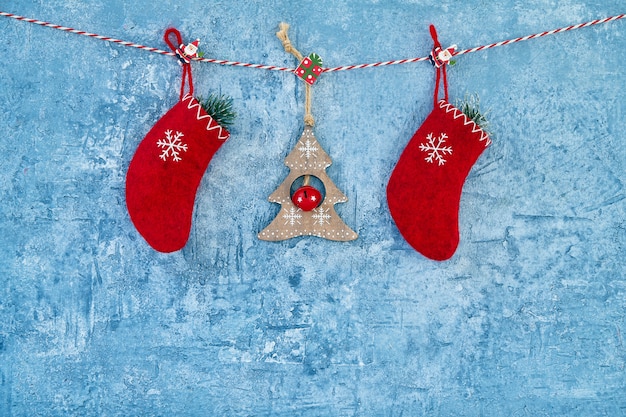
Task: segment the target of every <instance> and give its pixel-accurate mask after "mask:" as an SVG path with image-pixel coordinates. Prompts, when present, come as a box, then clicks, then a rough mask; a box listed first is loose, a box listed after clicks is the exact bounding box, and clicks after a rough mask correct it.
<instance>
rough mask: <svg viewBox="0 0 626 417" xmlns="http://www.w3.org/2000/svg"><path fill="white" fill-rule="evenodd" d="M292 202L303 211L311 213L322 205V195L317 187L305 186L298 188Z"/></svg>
mask: <svg viewBox="0 0 626 417" xmlns="http://www.w3.org/2000/svg"><path fill="white" fill-rule="evenodd" d="M291 201H293V204H295V206H296V207H298V208H299V209H300V210H302V211H311V210H313V209H314V208H316V207H317V206H319V205H320V204H321V203H322V193H320V192H319V190H318V189H317V188H315V187H312V186H310V185H303V186H302V187H300V188H298V189H297V190H296V192H295V193H293V196H292V197H291Z"/></svg>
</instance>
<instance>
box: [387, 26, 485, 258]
mask: <svg viewBox="0 0 626 417" xmlns="http://www.w3.org/2000/svg"><path fill="white" fill-rule="evenodd" d="M431 33H432V35H433V40H434V41H435V48H437V47H439V48H440V47H441V45H440V44H439V42H438V40H437V34H436V32H435V29H434V27H433V26H431ZM441 78H443V84H444V94H445V99H443V100H440V101H439V102H437V99H438V95H439V84H440V82H441ZM434 107H435V108H434V110H433V111H432V112H431V113H430V115H429V116H428V117H427V118H426V120H425V121H424V123H423V124H422V126H420V128H419V129H418V130H417V132H415V134H414V135H413V137H412V138H411V140H410V141H409V143H408V145H407V146H406V148H405V149H404V151H403V152H402V155H401V156H400V160H399V161H398V163H397V165H396V167H395V168H394V170H393V172H392V174H391V178H390V179H389V184H388V185H387V201H388V204H389V211H390V212H391V216H392V217H393V219H394V221H395V223H396V226H397V227H398V229H399V230H400V233H401V234H402V236H403V237H404V238H405V239H406V241H407V242H408V243H409V244H410V245H411V246H413V248H415V250H417V251H418V252H420V253H421V254H423V255H424V256H426V257H428V258H430V259H434V260H437V261H443V260H446V259H449V258H450V257H452V255H454V252H455V251H456V248H457V246H458V243H459V222H458V214H459V204H460V200H461V191H462V188H463V184H464V183H465V178H467V175H468V173H469V171H470V169H471V168H472V166H473V165H474V163H475V162H476V160H477V159H478V157H479V156H480V154H481V153H482V152H483V150H484V149H485V148H486V147H487V146H489V144H490V143H491V140H490V139H489V137H488V136H487V134H486V133H485V132H484V131H483V130H482V129H481V128H480V127H478V125H476V124H475V123H474V122H473V121H471V120H469V119H468V118H467V116H465V115H464V114H463V113H462V112H461V111H460V110H459V109H457V108H456V107H454V106H452V105H451V104H450V103H448V85H447V79H446V67H445V63H444V64H443V65H441V66H438V67H437V84H436V87H435V104H434Z"/></svg>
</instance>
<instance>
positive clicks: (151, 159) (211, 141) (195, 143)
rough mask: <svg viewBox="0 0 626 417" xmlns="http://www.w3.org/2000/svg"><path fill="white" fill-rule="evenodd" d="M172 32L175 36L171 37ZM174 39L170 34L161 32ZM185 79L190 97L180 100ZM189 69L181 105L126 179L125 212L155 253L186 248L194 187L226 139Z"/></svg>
mask: <svg viewBox="0 0 626 417" xmlns="http://www.w3.org/2000/svg"><path fill="white" fill-rule="evenodd" d="M174 31H175V32H174ZM171 33H174V34H176V36H177V40H178V45H180V44H181V43H182V42H181V40H180V34H179V33H178V31H176V30H175V29H169V30H168V32H166V41H167V42H168V44H170V47H171V42H169V39H167V37H168V35H169V34H171ZM185 78H187V81H188V82H189V89H190V93H189V94H186V95H185V96H184V97H182V94H183V91H184V88H185V84H184V80H185ZM192 93H193V82H192V79H191V67H190V64H189V63H184V64H183V86H182V88H181V100H180V101H179V102H178V103H177V104H176V105H174V107H172V108H171V109H170V110H169V111H168V112H167V113H166V114H165V115H164V116H163V117H161V119H159V121H157V123H156V124H155V125H154V126H153V127H152V129H150V131H149V132H148V134H147V135H146V137H145V138H144V139H143V140H142V141H141V143H140V144H139V147H138V148H137V151H136V152H135V155H134V156H133V159H132V161H131V162H130V166H129V167H128V173H127V174H126V206H127V207H128V213H129V214H130V218H131V220H132V221H133V223H134V225H135V227H136V228H137V230H138V231H139V233H140V234H141V235H142V236H143V237H144V239H145V240H146V241H147V242H148V244H149V245H150V246H152V247H153V248H154V249H156V250H157V251H159V252H173V251H176V250H179V249H182V248H183V246H185V244H186V243H187V239H188V238H189V232H190V230H191V218H192V214H193V206H194V201H195V197H196V191H197V189H198V185H199V184H200V181H201V179H202V176H203V175H204V172H205V171H206V169H207V167H208V165H209V162H211V159H212V158H213V155H214V154H215V152H217V150H218V149H219V148H220V146H221V145H222V144H223V143H224V142H225V141H226V139H228V137H229V133H228V131H227V130H226V129H224V128H222V127H221V126H220V125H219V124H217V123H216V122H215V120H213V118H212V117H211V116H209V115H208V114H207V113H206V112H205V111H204V109H203V108H202V106H200V103H198V101H197V100H196V99H195V98H193V96H192V95H191V94H192Z"/></svg>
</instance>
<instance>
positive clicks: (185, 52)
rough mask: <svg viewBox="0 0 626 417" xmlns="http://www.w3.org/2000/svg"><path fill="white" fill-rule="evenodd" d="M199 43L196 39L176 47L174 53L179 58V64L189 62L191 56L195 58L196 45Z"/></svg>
mask: <svg viewBox="0 0 626 417" xmlns="http://www.w3.org/2000/svg"><path fill="white" fill-rule="evenodd" d="M199 45H200V39H196V40H195V41H193V42H191V43H188V44H187V46H185V44H182V43H181V44H180V46H179V47H178V48H177V49H176V55H177V56H178V59H179V60H180V64H181V65H182V64H189V63H190V62H191V60H192V59H193V58H197V57H198V56H199V54H198V46H199Z"/></svg>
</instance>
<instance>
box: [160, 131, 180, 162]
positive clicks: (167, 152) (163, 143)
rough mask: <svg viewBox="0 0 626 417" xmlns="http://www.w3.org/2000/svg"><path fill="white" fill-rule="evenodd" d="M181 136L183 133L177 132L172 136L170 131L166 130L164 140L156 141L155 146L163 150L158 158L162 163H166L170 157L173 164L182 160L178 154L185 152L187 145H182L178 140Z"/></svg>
mask: <svg viewBox="0 0 626 417" xmlns="http://www.w3.org/2000/svg"><path fill="white" fill-rule="evenodd" d="M183 136H184V135H183V132H178V131H177V132H176V133H174V134H173V135H172V131H171V130H166V131H165V138H164V139H159V140H158V141H157V146H158V147H159V148H161V149H163V151H162V152H161V155H159V157H160V158H161V159H162V160H164V161H167V158H169V157H171V158H172V160H173V161H174V162H178V161H180V160H182V158H181V157H180V152H187V144H186V143H183V141H182V140H181V139H180V138H181V137H183Z"/></svg>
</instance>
